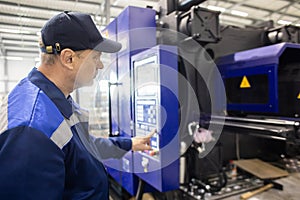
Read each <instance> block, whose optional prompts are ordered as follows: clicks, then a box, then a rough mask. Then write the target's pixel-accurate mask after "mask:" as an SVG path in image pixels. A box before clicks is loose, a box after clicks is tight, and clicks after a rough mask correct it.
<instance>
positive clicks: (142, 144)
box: [131, 129, 156, 151]
mask: <svg viewBox="0 0 300 200" xmlns="http://www.w3.org/2000/svg"><path fill="white" fill-rule="evenodd" d="M155 133H156V129H154V130H153V131H152V132H151V133H150V134H148V135H146V136H144V137H134V138H131V141H132V148H131V149H132V151H143V150H151V146H150V138H151V137H152V136H153V135H154V134H155Z"/></svg>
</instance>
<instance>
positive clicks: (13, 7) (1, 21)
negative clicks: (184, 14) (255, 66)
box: [0, 0, 300, 59]
mask: <svg viewBox="0 0 300 200" xmlns="http://www.w3.org/2000/svg"><path fill="white" fill-rule="evenodd" d="M158 2H159V0H51V1H49V0H0V50H1V51H0V57H2V58H7V59H8V58H11V59H13V58H14V56H15V58H16V55H19V56H20V53H21V54H22V55H24V56H28V57H31V58H35V57H38V54H39V49H38V45H37V44H38V38H39V32H40V29H41V27H42V26H43V24H44V23H45V22H46V20H47V19H49V18H50V17H52V16H53V15H55V14H57V13H59V12H61V11H63V10H69V11H81V12H86V13H89V14H91V15H92V17H93V19H94V21H95V23H96V24H97V26H98V28H99V29H102V28H103V27H104V26H105V25H106V24H108V23H109V22H110V21H111V20H113V19H114V18H115V17H116V16H118V15H119V14H120V12H122V10H123V9H124V8H125V7H127V6H128V5H132V6H140V7H145V6H146V5H148V6H152V7H153V8H154V9H158ZM201 6H202V7H205V8H208V9H211V10H215V11H220V12H221V16H220V19H221V23H222V24H226V25H235V26H250V25H258V24H260V23H262V22H263V21H268V20H273V21H274V23H275V25H276V26H278V25H283V24H294V25H296V26H300V12H299V11H300V2H299V1H298V0H266V1H263V0H207V1H206V2H204V3H202V4H201Z"/></svg>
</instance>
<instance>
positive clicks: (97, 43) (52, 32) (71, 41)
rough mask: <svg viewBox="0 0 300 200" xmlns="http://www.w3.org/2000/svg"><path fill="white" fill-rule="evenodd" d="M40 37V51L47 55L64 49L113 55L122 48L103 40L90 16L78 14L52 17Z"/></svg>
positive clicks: (70, 13) (67, 13) (112, 42)
mask: <svg viewBox="0 0 300 200" xmlns="http://www.w3.org/2000/svg"><path fill="white" fill-rule="evenodd" d="M41 36H42V44H40V47H41V51H42V52H44V53H48V54H57V53H59V52H60V51H61V50H63V49H65V48H70V49H72V50H73V51H80V50H86V49H93V50H96V51H100V52H106V53H114V52H117V51H119V50H120V49H121V47H122V45H121V44H120V43H118V42H115V41H113V40H109V39H106V38H103V37H102V36H101V34H100V32H99V30H98V29H97V27H96V25H95V24H94V22H93V20H92V18H91V16H90V15H87V14H83V13H79V12H67V11H65V12H63V13H60V14H58V15H56V16H54V17H52V18H51V19H50V20H49V21H48V22H47V23H46V24H45V25H44V27H43V28H42V30H41Z"/></svg>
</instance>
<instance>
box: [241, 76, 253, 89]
mask: <svg viewBox="0 0 300 200" xmlns="http://www.w3.org/2000/svg"><path fill="white" fill-rule="evenodd" d="M240 88H251V85H250V83H249V81H248V78H247V77H246V76H244V77H243V80H242V82H241V84H240Z"/></svg>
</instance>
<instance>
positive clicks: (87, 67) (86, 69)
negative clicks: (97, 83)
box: [74, 50, 103, 88]
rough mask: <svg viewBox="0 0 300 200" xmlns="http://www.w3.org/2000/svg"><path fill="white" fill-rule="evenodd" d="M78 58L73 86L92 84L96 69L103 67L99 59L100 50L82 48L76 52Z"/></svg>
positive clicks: (96, 72)
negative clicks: (82, 49)
mask: <svg viewBox="0 0 300 200" xmlns="http://www.w3.org/2000/svg"><path fill="white" fill-rule="evenodd" d="M76 55H77V57H78V58H79V59H78V60H77V63H76V70H77V75H76V80H75V86H74V87H75V88H80V87H83V86H88V85H92V84H93V79H94V78H96V76H97V74H98V69H102V68H103V63H102V62H101V60H100V56H101V52H98V51H94V50H84V51H79V52H76Z"/></svg>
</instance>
